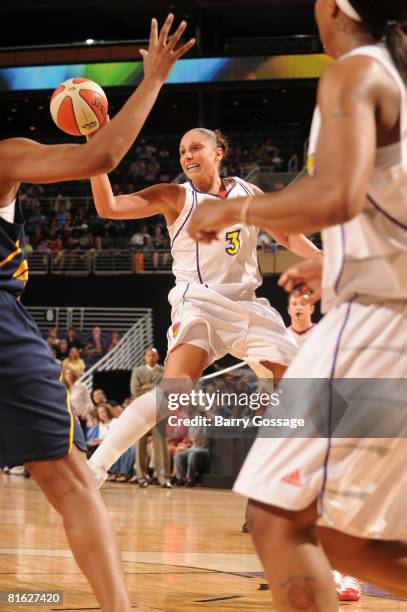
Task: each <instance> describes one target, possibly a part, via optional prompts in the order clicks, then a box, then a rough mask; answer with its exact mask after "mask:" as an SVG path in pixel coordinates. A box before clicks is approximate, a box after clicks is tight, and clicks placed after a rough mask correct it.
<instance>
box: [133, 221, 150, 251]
mask: <svg viewBox="0 0 407 612" xmlns="http://www.w3.org/2000/svg"><path fill="white" fill-rule="evenodd" d="M145 237H146V238H147V239H148V240H149V239H150V235H149V233H148V227H147V225H143V227H142V228H141V229H139V230H137V231H136V232H135V233H134V234H133V236H132V237H131V238H130V244H131V246H135V247H142V246H143V245H144V238H145Z"/></svg>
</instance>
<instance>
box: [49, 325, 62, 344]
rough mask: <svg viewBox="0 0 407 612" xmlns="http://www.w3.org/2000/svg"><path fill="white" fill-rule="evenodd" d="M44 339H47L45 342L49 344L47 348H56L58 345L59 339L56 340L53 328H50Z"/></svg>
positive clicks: (55, 332) (56, 336) (54, 328)
mask: <svg viewBox="0 0 407 612" xmlns="http://www.w3.org/2000/svg"><path fill="white" fill-rule="evenodd" d="M46 338H47V342H48V344H49V346H50V347H51V348H55V349H56V348H57V347H58V345H59V343H60V339H59V338H58V335H57V328H56V327H55V326H53V327H50V328H49V329H48V331H47V333H46Z"/></svg>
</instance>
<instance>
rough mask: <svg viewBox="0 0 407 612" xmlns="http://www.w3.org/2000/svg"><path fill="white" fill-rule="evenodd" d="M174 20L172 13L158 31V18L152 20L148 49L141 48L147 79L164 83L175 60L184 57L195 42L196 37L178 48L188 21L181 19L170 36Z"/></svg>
mask: <svg viewBox="0 0 407 612" xmlns="http://www.w3.org/2000/svg"><path fill="white" fill-rule="evenodd" d="M173 21H174V15H173V14H172V13H170V14H169V15H168V17H167V19H166V20H165V22H164V25H163V27H162V28H161V30H160V32H159V33H158V23H157V19H154V18H153V19H152V20H151V30H150V40H149V44H148V50H147V49H140V54H141V55H142V57H143V61H144V76H145V78H146V79H148V80H150V79H153V80H157V81H159V82H162V83H164V82H165V81H166V80H167V78H168V76H169V74H170V72H171V69H172V67H173V66H174V64H175V62H176V61H177V60H178V59H179V58H180V57H182V56H183V55H184V54H185V53H186V52H187V51H189V49H191V47H193V46H194V44H195V39H194V38H191V39H190V40H189V41H188V42H186V43H185V44H183V45H181V46H180V47H178V48H177V49H176V45H177V43H178V41H179V40H180V38H181V36H182V34H183V32H184V30H185V28H186V27H187V23H186V21H181V23H180V24H179V26H178V28H177V29H176V30H175V32H174V34H173V35H172V36H171V37H169V33H170V29H171V26H172V23H173Z"/></svg>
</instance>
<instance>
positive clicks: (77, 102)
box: [50, 78, 108, 136]
mask: <svg viewBox="0 0 407 612" xmlns="http://www.w3.org/2000/svg"><path fill="white" fill-rule="evenodd" d="M50 111H51V116H52V119H53V120H54V122H55V123H56V125H57V126H58V127H59V128H60V129H61V130H62V131H63V132H66V133H67V134H70V135H71V136H86V135H87V134H92V132H96V130H98V129H99V128H100V127H102V125H104V124H105V123H106V121H107V113H108V102H107V98H106V94H105V92H104V91H103V89H102V88H101V87H100V85H98V84H97V83H95V82H94V81H91V80H90V79H84V78H73V79H68V80H67V81H64V82H63V83H61V85H59V87H57V88H56V89H55V91H54V93H53V94H52V96H51V102H50Z"/></svg>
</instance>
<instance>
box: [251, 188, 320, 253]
mask: <svg viewBox="0 0 407 612" xmlns="http://www.w3.org/2000/svg"><path fill="white" fill-rule="evenodd" d="M251 187H252V188H253V191H254V192H255V193H258V194H263V191H262V190H261V189H259V187H257V186H256V185H251ZM266 231H267V233H268V234H269V235H270V236H271V237H272V238H273V240H275V241H276V242H278V244H281V245H282V246H283V247H285V248H286V249H288V250H289V251H291V252H292V253H295V254H296V255H299V256H300V257H315V256H316V255H320V254H321V251H320V249H318V247H316V246H315V244H313V243H312V242H311V240H309V239H308V238H307V237H306V236H304V234H286V233H284V232H279V231H276V230H269V229H268V230H266Z"/></svg>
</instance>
